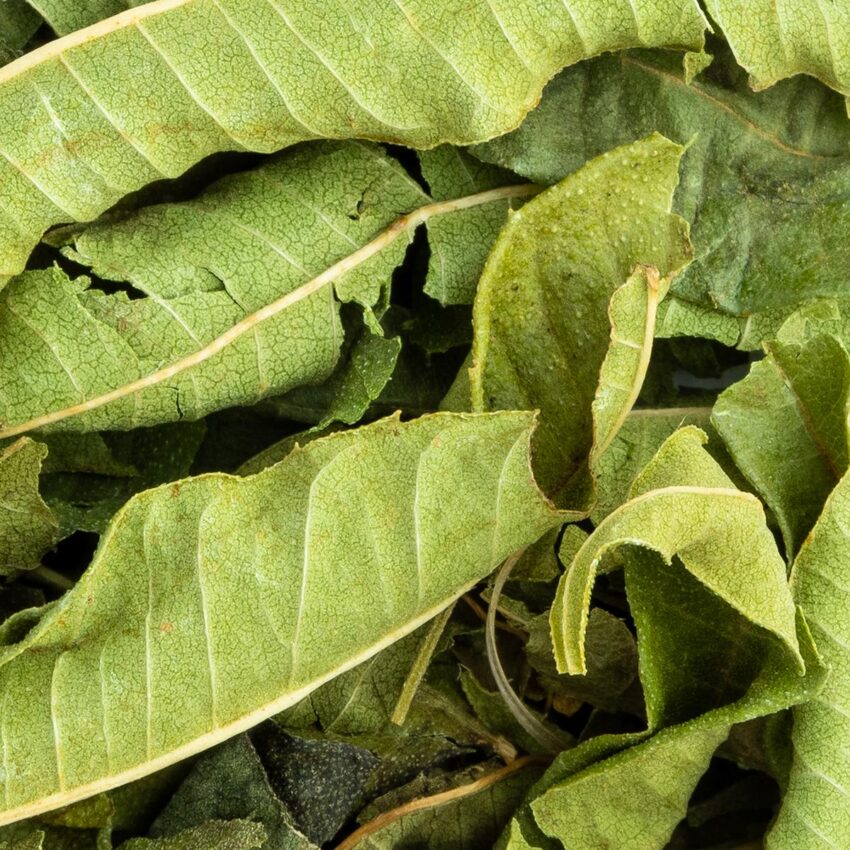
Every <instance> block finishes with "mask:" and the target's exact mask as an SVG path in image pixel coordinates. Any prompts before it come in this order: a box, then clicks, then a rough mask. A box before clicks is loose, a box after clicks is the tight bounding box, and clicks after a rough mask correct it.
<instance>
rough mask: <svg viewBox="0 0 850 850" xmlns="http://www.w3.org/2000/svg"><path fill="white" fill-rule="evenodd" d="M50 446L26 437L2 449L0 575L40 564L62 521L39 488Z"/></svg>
mask: <svg viewBox="0 0 850 850" xmlns="http://www.w3.org/2000/svg"><path fill="white" fill-rule="evenodd" d="M46 455H47V447H46V446H45V445H43V444H42V443H36V442H33V441H32V440H30V439H28V438H26V437H23V438H22V439H20V440H18V441H17V442H16V443H14V444H13V445H11V446H8V447H7V448H6V449H5V450H4V451H3V452H2V453H0V575H8V574H9V573H13V572H15V571H16V570H29V569H33V568H34V567H37V566H38V565H39V563H40V561H41V556H42V555H43V554H44V553H45V552H46V551H47V550H48V549H50V547H51V546H52V545H53V544H54V543H55V542H56V532H57V528H58V522H57V520H56V517H55V516H54V514H53V511H51V510H50V508H49V507H48V506H47V505H46V504H45V503H44V501H43V500H42V498H41V496H40V495H39V490H38V476H39V473H40V472H41V466H42V463H43V461H44V458H45V457H46Z"/></svg>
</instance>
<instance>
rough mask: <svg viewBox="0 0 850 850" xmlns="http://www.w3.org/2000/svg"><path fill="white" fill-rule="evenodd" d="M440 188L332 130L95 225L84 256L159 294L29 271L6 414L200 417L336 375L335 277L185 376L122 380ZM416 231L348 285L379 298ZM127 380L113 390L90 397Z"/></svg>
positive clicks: (131, 422) (2, 364)
mask: <svg viewBox="0 0 850 850" xmlns="http://www.w3.org/2000/svg"><path fill="white" fill-rule="evenodd" d="M363 197H367V198H368V202H367V203H365V204H361V199H362V198H363ZM427 200H428V198H427V196H426V195H425V194H424V193H423V192H422V190H421V189H419V187H418V186H417V185H416V184H415V183H414V182H413V181H412V180H411V179H410V178H409V177H408V176H407V175H406V173H405V172H404V171H403V169H402V168H401V167H400V166H398V164H397V163H395V162H394V161H393V160H391V159H389V158H388V157H387V156H386V155H385V154H384V153H383V152H381V151H380V150H379V149H378V148H375V147H371V146H367V145H361V144H358V143H354V142H349V143H337V142H329V143H322V144H320V145H318V146H310V147H304V148H299V149H297V150H294V151H290V152H287V153H286V154H284V155H283V156H282V157H280V158H278V159H276V160H273V161H269V162H267V163H265V164H264V165H263V166H262V167H261V168H259V169H257V170H255V171H249V172H245V173H242V174H237V175H233V176H231V177H228V178H225V179H223V180H221V181H219V182H218V183H216V184H214V185H213V186H212V187H211V188H210V189H208V190H207V191H206V192H204V193H203V194H202V195H201V196H200V197H199V198H197V199H196V200H193V201H189V202H187V203H182V204H162V205H158V206H154V207H148V208H145V209H143V210H141V211H140V212H138V213H133V214H130V215H129V216H128V217H126V218H124V219H121V220H119V221H116V222H109V221H105V222H103V223H99V224H96V225H94V226H92V227H91V228H88V229H87V230H85V231H84V232H83V233H82V234H80V235H78V236H76V237H75V239H74V246H75V249H76V250H75V251H74V252H73V254H72V256H73V258H74V259H75V260H76V261H78V262H80V263H82V264H85V265H87V266H89V267H91V268H92V270H93V272H94V273H95V274H96V275H98V276H99V277H101V278H104V279H106V280H117V281H120V282H127V283H130V284H131V285H132V286H133V287H134V288H135V289H137V290H139V291H140V292H142V293H144V295H145V296H146V297H144V298H135V299H128V298H127V296H126V295H125V294H123V293H120V292H119V293H115V294H111V295H105V294H104V293H102V292H100V291H98V290H96V289H87V288H86V285H85V281H84V280H80V281H76V282H71V281H69V280H68V279H67V277H66V276H65V275H64V274H63V273H62V272H60V271H58V270H53V271H42V272H31V273H28V274H25V275H22V276H21V277H20V278H18V279H16V280H15V281H14V282H13V283H12V284H11V285H10V286H9V287H8V288H7V290H6V291H4V292H3V293H0V335H2V342H0V370H2V374H3V378H2V380H0V419H2V420H3V422H4V423H5V424H6V425H7V426H8V425H13V424H17V423H22V422H26V421H27V420H29V419H31V418H33V417H37V416H38V415H39V414H44V413H46V412H49V411H56V410H62V409H65V408H67V407H71V408H73V410H72V412H70V413H69V414H68V415H67V416H66V417H65V421H63V422H62V423H61V424H60V425H59V426H58V427H60V428H65V429H70V430H101V429H106V428H110V429H117V428H132V427H138V426H139V425H153V424H156V423H159V422H167V421H173V420H176V419H196V418H200V417H201V416H204V415H206V414H207V413H209V412H210V411H213V410H216V409H219V408H221V407H226V406H232V405H236V404H247V403H251V402H254V401H257V400H258V399H260V398H263V397H265V396H267V395H271V394H275V393H281V392H285V391H286V390H289V389H292V388H293V387H296V386H299V385H301V384H305V383H314V382H318V381H321V380H323V379H324V378H326V377H327V376H328V374H329V373H330V372H331V370H332V369H333V367H334V365H335V363H336V361H337V358H338V356H339V348H340V343H341V337H342V331H341V328H340V324H339V318H338V311H339V308H338V304H337V303H336V300H335V298H334V293H333V289H332V287H331V286H326V287H324V289H323V290H322V291H319V292H316V293H314V294H313V295H311V296H308V297H307V298H304V299H302V300H300V301H297V303H294V304H292V305H291V306H290V307H288V308H287V309H285V310H284V311H283V312H281V313H279V314H278V315H276V316H274V317H272V318H270V319H268V320H267V321H265V322H263V323H259V324H258V325H256V326H254V327H253V328H252V329H251V331H250V332H249V333H246V334H245V335H243V336H242V337H241V338H239V339H237V340H234V341H233V342H232V343H231V344H230V345H229V346H227V347H226V348H225V350H223V351H222V352H221V353H220V354H219V355H218V356H213V357H211V358H208V359H205V360H204V361H203V362H201V363H200V364H199V365H197V366H196V367H194V368H190V369H188V370H185V371H184V372H181V373H180V374H178V375H176V376H175V377H174V378H172V379H171V380H168V381H164V382H162V383H160V384H158V385H156V386H154V387H151V388H149V389H146V390H144V391H129V390H128V391H126V392H120V391H121V389H122V388H123V387H125V386H126V385H127V384H128V383H129V382H132V381H133V380H136V379H139V378H142V377H144V376H146V375H148V374H150V373H151V372H154V371H156V370H157V369H158V368H160V367H161V366H163V365H164V364H170V363H174V362H175V361H178V360H179V359H180V358H182V357H185V356H188V355H191V354H192V353H194V352H197V351H198V350H199V349H202V348H203V347H204V346H205V345H207V344H208V343H210V342H211V341H212V340H214V339H216V338H217V337H219V336H220V335H221V334H223V333H225V332H226V331H228V330H230V329H231V328H232V327H233V326H234V325H235V324H236V323H237V322H238V321H240V320H243V319H245V317H246V316H247V315H249V314H252V313H253V312H254V311H256V310H258V309H260V308H262V307H263V306H265V305H266V304H269V303H270V302H273V301H275V300H276V299H278V298H280V297H281V296H284V295H286V294H288V293H292V292H294V291H295V290H297V289H298V287H299V286H301V285H303V284H305V283H307V282H308V281H309V280H310V279H311V278H314V277H315V276H316V275H318V274H319V273H321V272H323V271H325V270H326V269H328V268H329V267H330V266H332V265H333V264H334V263H337V262H338V261H340V260H342V259H344V258H346V257H348V256H349V255H350V254H352V253H353V252H354V251H356V250H357V249H358V248H361V247H362V246H363V245H364V244H366V243H367V242H369V240H370V239H372V238H374V237H375V236H376V235H377V234H378V233H379V232H380V231H381V230H382V229H384V228H386V227H387V225H389V224H390V223H391V222H392V221H393V220H394V219H396V218H397V216H398V211H399V210H409V209H412V208H414V207H416V206H421V205H422V204H423V203H426V202H427ZM403 241H404V240H398V241H396V242H394V243H392V244H390V245H388V246H387V247H385V248H384V249H383V250H381V251H379V252H377V254H376V255H375V256H374V257H372V258H371V259H370V260H368V261H366V262H365V263H363V264H362V265H359V266H357V267H356V268H353V269H352V271H351V272H349V273H348V274H346V275H339V276H337V279H336V280H335V281H334V283H335V285H336V288H337V293H338V294H339V296H340V297H341V298H344V299H356V300H359V301H361V303H364V304H367V305H370V304H372V303H374V302H375V301H377V299H378V297H379V295H380V292H381V289H382V288H384V287H386V286H388V285H389V280H390V275H391V273H392V271H393V269H394V268H395V266H396V265H397V264H398V263H399V262H401V260H402V258H403V256H404V245H403ZM116 390H118V391H119V395H120V398H118V399H117V400H116V401H114V402H113V403H111V404H107V405H106V406H102V407H99V408H98V409H97V410H90V409H87V403H88V402H91V400H92V399H95V398H97V397H98V396H100V395H102V394H104V393H107V392H111V391H116Z"/></svg>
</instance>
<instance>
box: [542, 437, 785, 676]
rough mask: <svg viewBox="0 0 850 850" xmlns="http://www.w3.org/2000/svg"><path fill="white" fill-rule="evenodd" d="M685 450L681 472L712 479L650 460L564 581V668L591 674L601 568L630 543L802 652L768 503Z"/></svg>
mask: <svg viewBox="0 0 850 850" xmlns="http://www.w3.org/2000/svg"><path fill="white" fill-rule="evenodd" d="M695 438H697V439H698V432H696V434H695V435H694V432H692V431H686V432H685V434H684V436H683V437H681V438H679V439H678V440H677V442H676V443H674V444H673V446H672V450H674V451H677V450H678V446H677V443H679V444H681V441H682V440H685V441H689V440H692V439H695ZM682 451H683V453H684V457H685V458H686V460H687V463H686V464H685V465H683V466H682V467H680V468H679V469H678V470H677V474H678V476H679V477H680V480H682V481H687V482H690V481H693V480H702V481H704V482H705V484H704V485H703V486H693V485H692V484H690V483H688V484H685V485H681V484H678V483H676V482H675V480H671V477H670V473H669V472H668V469H670V468H674V469H675V467H674V466H672V465H671V464H669V462H667V463H665V464H664V466H663V471H661V472H660V474H658V475H657V476H656V477H655V479H654V473H655V470H654V469H653V467H652V466H651V465H650V467H649V468H648V469H647V470H646V471H645V472H644V473H643V476H642V478H641V479H639V480H638V482H636V484H635V489H634V490H633V498H632V499H631V500H630V501H629V502H627V503H626V504H625V505H623V506H622V507H621V508H619V509H617V510H616V511H614V512H613V513H611V514H610V515H609V516H608V517H607V518H606V519H605V520H603V521H602V522H601V523H600V524H599V526H598V527H597V528H596V530H595V531H594V533H593V534H592V535H591V536H590V538H589V539H588V540H587V542H586V543H585V544H584V545H583V546H582V547H581V549H580V550H579V552H578V554H577V555H576V556H575V558H574V559H573V562H572V564H571V565H570V568H569V571H568V572H567V574H566V575H565V576H564V577H563V578H562V579H561V582H560V584H559V586H558V592H557V594H556V596H555V601H554V603H553V605H552V612H551V621H550V622H551V627H552V637H553V643H554V649H555V660H556V662H557V665H558V670H559V671H560V672H568V673H573V674H576V673H584V672H585V670H586V662H585V651H584V640H585V630H586V628H587V617H588V609H589V605H590V593H591V590H592V588H593V584H594V581H595V578H596V573H597V571H598V570H599V569H600V567H601V568H603V569H610V568H611V567H612V566H613V565H614V564H616V557H617V551H618V549H620V548H622V547H624V546H627V547H634V546H640V547H644V548H647V549H650V550H653V551H655V552H656V553H658V555H660V556H661V557H662V558H663V559H664V561H665V562H666V563H668V564H671V563H672V561H673V558H674V557H677V558H678V559H679V560H680V561H681V562H682V564H683V565H684V567H685V568H686V569H687V570H688V571H690V572H691V573H692V574H693V575H694V577H695V578H696V579H698V580H699V581H700V582H702V583H703V584H704V585H705V586H706V587H707V588H708V589H709V590H711V591H712V592H714V593H715V594H717V595H718V596H719V597H720V598H721V599H722V600H724V601H725V602H726V604H728V605H730V606H731V607H732V608H733V609H735V610H737V611H738V612H740V613H741V614H742V615H743V616H744V617H745V618H746V619H747V620H749V621H750V622H752V623H754V624H755V625H757V626H760V627H761V628H763V629H765V630H766V631H768V632H770V633H772V634H773V635H774V636H775V637H776V638H777V639H778V640H779V641H781V642H783V643H784V644H785V645H786V646H787V647H788V649H789V650H790V651H792V652H794V653H798V649H797V638H796V626H795V624H794V604H793V602H792V601H791V596H790V593H789V591H788V585H787V582H786V580H785V564H784V562H783V560H782V557H781V556H780V554H779V552H778V551H777V549H776V544H775V542H774V539H773V536H772V535H771V533H770V531H769V529H768V527H767V525H766V523H765V518H764V511H763V509H762V506H761V504H760V502H759V501H758V500H757V499H756V498H755V497H753V496H751V495H750V494H749V493H742V492H741V491H739V490H736V489H734V487H733V486H732V482H731V481H729V479H728V478H726V476H725V475H724V474H723V473H722V471H721V470H720V468H719V467H718V466H717V465H716V464H715V462H714V461H713V460H712V459H711V458H710V456H709V455H708V454H705V459H704V461H699V459H698V458H699V455H697V461H696V462H697V463H700V464H701V468H700V470H699V472H698V473H697V474H696V475H695V473H694V466H693V464H694V453H693V451H692V449H691V448H690V446H688V445H687V442H686V443H685V445H683V446H682ZM656 487H657V489H655V488H656ZM798 658H799V655H798Z"/></svg>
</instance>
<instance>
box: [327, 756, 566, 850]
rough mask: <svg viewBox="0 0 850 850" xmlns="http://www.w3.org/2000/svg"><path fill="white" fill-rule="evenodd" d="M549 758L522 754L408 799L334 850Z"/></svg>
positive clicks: (348, 847)
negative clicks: (496, 767) (467, 779)
mask: <svg viewBox="0 0 850 850" xmlns="http://www.w3.org/2000/svg"><path fill="white" fill-rule="evenodd" d="M549 762H551V759H549V758H546V757H544V756H523V757H522V758H518V759H516V761H513V762H511V763H510V764H508V765H506V766H505V767H502V768H499V770H494V771H493V772H492V773H487V774H485V775H484V776H482V777H481V778H480V779H476V780H475V781H474V782H469V783H468V784H466V785H461V786H460V787H459V788H451V789H450V790H448V791H443V792H442V793H441V794H434V795H432V796H431V797H420V798H419V799H418V800H411V801H410V802H409V803H405V804H404V805H402V806H399V807H398V808H396V809H391V810H390V811H388V812H384V813H383V814H380V815H378V816H377V817H376V818H373V819H372V820H370V821H369V822H368V823H365V824H363V826H361V827H360V829H358V830H357V831H356V832H353V833H352V834H351V835H349V836H348V838H346V839H345V841H343V842H342V844H338V845H337V846H336V850H352V848H353V847H356V846H357V845H358V844H359V843H360V842H361V841H363V840H364V839H365V838H368V836H370V835H372V834H373V833H375V832H377V831H378V830H379V829H383V828H384V827H385V826H387V825H388V824H391V823H393V821H397V820H399V819H400V818H403V817H405V816H407V815H410V814H413V813H414V812H420V811H422V810H423V809H433V808H436V807H437V806H445V805H446V804H447V803H453V802H454V801H455V800H461V799H463V798H464V797H469V796H470V795H472V794H477V793H478V792H479V791H483V790H484V789H485V788H489V787H490V786H491V785H495V784H496V783H497V782H501V781H502V780H503V779H507V778H508V777H509V776H512V775H513V774H514V773H518V772H519V771H520V770H525V769H526V768H528V767H531V766H533V765H545V764H549Z"/></svg>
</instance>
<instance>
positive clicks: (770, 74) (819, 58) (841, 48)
mask: <svg viewBox="0 0 850 850" xmlns="http://www.w3.org/2000/svg"><path fill="white" fill-rule="evenodd" d="M705 5H706V8H707V9H708V11H709V13H710V15H711V17H712V18H713V19H714V20H715V21H716V22H717V24H718V25H719V26H720V28H721V29H722V30H723V34H724V35H725V36H726V38H727V40H728V41H729V44H731V45H732V49H733V50H734V51H735V58H736V59H737V60H738V62H739V63H740V64H741V65H743V66H744V67H745V68H746V69H747V70H748V71H749V72H750V74H751V75H752V82H753V86H754V87H755V88H756V89H763V88H767V87H768V86H772V85H773V84H774V83H776V82H777V81H778V80H782V79H785V77H790V76H793V75H794V74H811V75H812V76H813V77H817V78H818V79H819V80H821V81H822V82H824V83H826V84H827V85H828V86H831V87H832V88H834V89H836V90H837V91H840V92H841V93H842V94H845V95H850V9H848V8H847V6H846V5H845V4H843V3H823V2H820V0H706V4H705Z"/></svg>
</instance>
